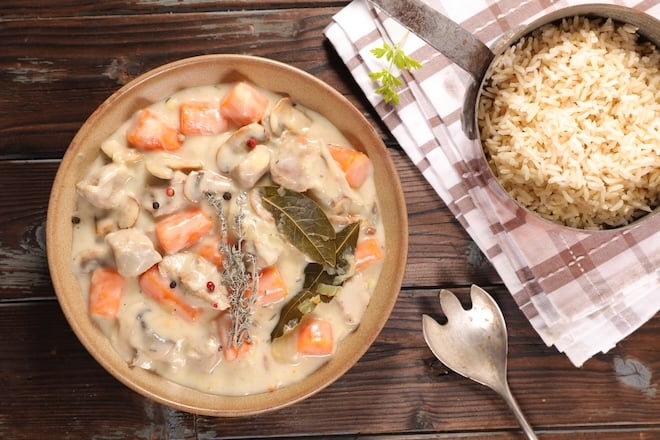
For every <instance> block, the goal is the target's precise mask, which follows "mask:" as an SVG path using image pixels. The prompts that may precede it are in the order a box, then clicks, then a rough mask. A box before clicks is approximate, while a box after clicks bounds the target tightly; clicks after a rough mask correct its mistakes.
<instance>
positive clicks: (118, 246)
mask: <svg viewBox="0 0 660 440" xmlns="http://www.w3.org/2000/svg"><path fill="white" fill-rule="evenodd" d="M105 239H106V241H107V243H108V244H109V245H110V248H111V249H112V252H113V254H114V256H115V264H116V265H117V271H118V272H119V273H120V274H122V275H124V276H125V277H134V276H138V275H140V274H141V273H143V272H145V271H146V270H147V269H149V268H150V267H151V266H153V265H154V264H156V263H158V262H160V261H161V260H162V257H161V255H160V254H159V253H158V252H156V250H155V249H154V244H153V243H152V241H151V240H150V239H149V237H147V235H146V234H145V233H144V232H142V231H141V230H139V229H135V228H129V229H120V230H118V231H115V232H111V233H110V234H108V235H106V237H105Z"/></svg>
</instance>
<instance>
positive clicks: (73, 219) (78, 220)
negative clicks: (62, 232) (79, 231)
mask: <svg viewBox="0 0 660 440" xmlns="http://www.w3.org/2000/svg"><path fill="white" fill-rule="evenodd" d="M71 223H73V224H74V225H77V224H78V223H80V217H78V216H77V215H74V216H73V217H71Z"/></svg>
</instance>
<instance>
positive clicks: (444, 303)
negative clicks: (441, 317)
mask: <svg viewBox="0 0 660 440" xmlns="http://www.w3.org/2000/svg"><path fill="white" fill-rule="evenodd" d="M438 298H439V299H440V307H441V308H442V312H443V313H444V314H445V316H446V317H447V320H449V316H450V315H452V314H453V315H456V313H460V312H465V309H464V308H463V306H462V305H461V302H460V301H459V300H458V298H456V295H454V294H453V293H452V292H451V291H449V290H447V289H442V290H441V291H440V294H439V295H438Z"/></svg>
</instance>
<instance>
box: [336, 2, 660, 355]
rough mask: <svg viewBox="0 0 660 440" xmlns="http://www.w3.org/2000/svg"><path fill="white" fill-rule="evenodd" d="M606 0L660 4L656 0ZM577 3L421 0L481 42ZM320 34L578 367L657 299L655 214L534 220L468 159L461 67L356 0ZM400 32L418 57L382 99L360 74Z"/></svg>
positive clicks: (658, 226)
mask: <svg viewBox="0 0 660 440" xmlns="http://www.w3.org/2000/svg"><path fill="white" fill-rule="evenodd" d="M599 2H600V3H603V2H608V1H603V0H599ZM609 2H610V3H616V4H619V5H624V6H629V7H635V8H638V9H640V10H642V11H645V12H646V13H648V14H650V15H653V16H655V17H658V16H660V4H658V2H657V1H655V0H653V1H648V0H646V1H640V0H638V1H634V0H617V1H609ZM578 3H580V4H582V3H588V2H584V1H581V2H580V1H575V0H570V1H566V0H563V1H562V0H559V1H556V0H555V1H553V0H546V1H538V0H523V1H519V0H500V1H494V0H471V1H462V2H457V1H455V0H435V1H433V0H431V1H428V4H429V5H430V6H431V7H433V8H435V9H437V10H438V11H439V12H441V13H443V14H445V15H446V16H448V17H449V18H452V19H453V20H454V21H456V22H458V23H459V24H460V25H461V26H463V27H464V28H465V29H467V30H469V31H470V32H472V33H473V34H474V35H475V36H476V37H477V38H479V39H480V40H481V41H483V42H484V43H486V44H487V45H490V46H491V47H492V45H493V44H494V42H495V41H496V40H497V38H498V37H499V36H501V35H502V34H503V33H505V32H507V31H509V30H511V29H513V28H516V27H518V26H520V25H524V24H526V23H529V22H531V21H533V20H534V19H536V18H538V17H540V16H541V15H542V14H544V13H546V12H549V11H552V10H555V9H558V8H562V7H565V6H571V5H574V4H578ZM325 35H326V37H327V38H328V40H329V41H330V42H331V43H332V44H333V46H334V47H335V49H336V51H337V53H338V54H339V55H340V56H341V58H342V59H343V61H344V63H345V64H346V66H347V67H348V69H349V70H350V72H351V74H352V75H353V76H354V78H355V80H356V81H357V83H358V84H359V86H360V88H361V89H362V91H363V92H364V94H365V95H366V97H367V98H368V99H369V101H370V102H371V104H372V105H373V106H374V108H375V109H376V111H377V113H378V114H379V116H380V117H381V118H382V120H383V121H384V123H385V124H386V125H387V127H388V128H389V130H390V131H391V133H392V134H393V136H394V137H395V138H396V139H397V141H398V142H399V144H400V145H401V147H402V148H403V149H404V151H405V152H406V153H407V155H408V156H409V158H410V159H411V160H412V162H413V163H414V164H415V165H416V166H417V167H418V168H419V170H420V171H421V172H422V174H423V175H424V177H426V179H427V180H428V181H429V183H430V184H431V185H432V187H433V188H434V189H435V191H437V193H438V194H439V196H440V197H441V198H442V200H443V201H444V202H445V204H446V205H447V206H448V207H449V209H450V210H451V211H452V213H453V214H454V215H455V216H456V218H457V219H458V221H459V222H460V223H461V225H462V226H463V227H464V228H465V229H466V230H467V232H468V233H469V234H470V236H471V238H472V239H473V240H474V241H475V242H476V244H477V245H478V246H479V248H480V249H481V250H482V252H483V253H484V254H485V255H486V256H487V257H488V259H489V260H490V261H491V263H492V264H493V265H494V267H495V269H496V270H497V272H498V273H499V275H500V276H501V278H502V280H503V281H504V283H505V284H506V286H507V288H508V290H509V291H510V293H511V295H512V296H513V298H514V300H515V301H516V303H517V304H518V306H519V307H520V309H521V310H522V312H523V313H524V314H525V316H526V317H527V318H528V319H529V321H530V322H531V324H532V326H533V327H534V328H535V329H536V331H537V332H538V333H539V335H540V336H541V338H542V339H543V341H544V342H545V343H546V344H547V345H548V346H551V345H554V346H556V347H557V349H558V350H560V351H561V352H564V353H565V354H566V355H567V356H568V358H569V359H570V360H571V362H572V363H573V364H574V365H575V366H578V367H580V366H582V365H583V363H584V362H585V361H587V360H588V359H589V358H591V357H592V356H594V355H595V354H597V353H599V352H606V351H608V350H610V349H611V348H612V347H614V346H615V345H616V344H617V343H618V342H619V341H620V340H622V339H623V338H625V337H626V336H627V335H629V334H630V333H632V332H633V331H634V330H635V329H637V328H639V327H640V326H641V325H642V324H644V323H645V322H646V321H647V320H649V319H650V318H651V317H653V316H654V315H655V314H656V313H657V312H658V310H660V269H659V267H660V264H659V263H660V215H656V216H655V217H654V218H653V219H652V221H650V222H646V223H643V224H642V225H639V226H634V227H630V228H627V229H624V230H623V231H618V232H617V231H596V232H582V231H577V230H569V231H567V230H566V229H562V228H559V227H556V226H553V225H552V224H550V223H549V222H546V221H540V220H538V219H537V218H535V217H533V216H531V215H530V214H528V213H527V212H525V211H524V210H522V209H520V208H519V207H518V206H517V205H516V204H515V203H513V202H511V201H509V200H507V198H506V197H505V196H504V193H503V192H502V190H501V189H500V188H499V187H498V186H497V185H496V184H495V183H494V182H493V181H492V180H493V178H492V176H491V177H489V175H488V173H482V172H481V171H479V167H478V166H476V165H475V164H477V163H483V162H480V158H481V154H482V153H481V146H480V145H479V143H478V141H471V140H469V139H468V138H467V136H466V135H465V134H464V133H463V131H462V129H461V121H460V119H461V117H460V115H461V112H462V108H463V99H464V95H465V92H466V89H467V86H468V85H469V83H470V76H469V74H468V73H466V72H464V71H463V70H461V68H459V67H458V66H456V65H455V64H453V63H452V62H451V61H450V60H449V59H448V58H446V57H445V56H443V55H442V54H441V53H439V52H438V51H437V50H435V49H433V48H432V47H430V46H429V45H427V44H426V43H425V42H423V41H422V40H421V39H420V38H418V37H417V36H416V35H414V34H412V33H408V31H407V30H406V29H405V28H404V27H402V26H401V25H400V24H399V23H398V22H396V21H395V20H393V19H392V18H390V17H388V16H387V14H385V13H384V12H382V11H380V10H378V9H375V8H374V7H373V6H372V5H371V4H370V3H368V2H367V1H366V0H354V1H353V2H352V3H350V4H349V5H348V6H346V7H345V8H344V9H342V10H341V11H340V12H339V13H337V14H336V15H335V16H334V17H333V21H332V23H331V24H329V25H328V27H327V28H326V30H325ZM404 37H405V38H404ZM402 40H403V42H404V43H403V44H404V49H405V52H406V53H407V54H410V55H411V56H412V57H413V58H415V59H417V60H419V61H420V62H422V64H423V67H422V68H421V69H418V70H415V71H413V72H412V73H410V72H403V73H401V75H400V78H401V79H402V80H403V81H404V83H405V84H404V86H403V87H402V88H401V89H400V97H401V101H400V103H399V105H397V106H392V105H388V104H385V103H384V102H383V101H382V97H381V96H380V95H378V94H377V93H376V92H375V88H376V87H375V84H374V83H373V82H372V81H371V79H370V78H369V77H368V73H369V72H370V71H376V70H381V69H383V68H384V67H385V61H383V60H380V59H376V58H375V57H374V56H373V54H371V52H370V50H371V49H372V48H374V47H378V46H381V45H382V44H383V42H384V41H386V42H388V43H390V44H393V43H398V42H400V41H402Z"/></svg>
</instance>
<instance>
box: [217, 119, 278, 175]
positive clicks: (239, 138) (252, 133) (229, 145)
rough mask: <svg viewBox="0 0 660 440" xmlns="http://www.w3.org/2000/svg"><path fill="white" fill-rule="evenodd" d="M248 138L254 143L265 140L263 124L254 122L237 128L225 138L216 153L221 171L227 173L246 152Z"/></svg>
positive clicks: (247, 149) (266, 137)
mask: <svg viewBox="0 0 660 440" xmlns="http://www.w3.org/2000/svg"><path fill="white" fill-rule="evenodd" d="M250 139H254V142H255V143H263V142H265V141H266V140H267V139H268V136H267V134H266V129H265V128H264V126H263V125H261V124H258V123H256V122H254V123H252V124H248V125H245V126H243V127H241V128H239V129H238V130H236V131H235V132H234V133H232V135H231V136H229V138H227V140H226V141H225V142H224V143H223V144H222V145H221V146H220V148H218V152H217V153H216V163H217V165H218V169H219V170H220V171H221V172H223V173H229V172H230V171H231V169H232V168H234V167H235V166H236V164H237V163H238V162H240V161H241V160H242V159H243V158H244V157H245V156H246V155H247V154H248V151H249V147H248V143H251V142H252V141H250Z"/></svg>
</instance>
